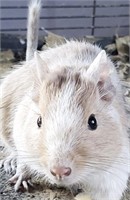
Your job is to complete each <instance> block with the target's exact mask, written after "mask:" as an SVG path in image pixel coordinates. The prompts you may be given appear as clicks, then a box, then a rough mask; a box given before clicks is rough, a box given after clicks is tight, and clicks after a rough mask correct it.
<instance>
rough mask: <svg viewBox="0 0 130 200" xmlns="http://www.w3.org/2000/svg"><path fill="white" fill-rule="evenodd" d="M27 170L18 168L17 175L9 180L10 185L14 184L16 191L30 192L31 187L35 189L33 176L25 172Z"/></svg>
mask: <svg viewBox="0 0 130 200" xmlns="http://www.w3.org/2000/svg"><path fill="white" fill-rule="evenodd" d="M24 170H25V168H18V169H17V172H16V174H15V175H14V176H13V177H12V178H10V179H9V183H11V184H14V189H15V191H18V190H20V189H23V190H25V191H28V190H29V187H30V186H31V187H34V185H33V183H32V182H31V176H30V175H29V173H28V172H27V171H26V170H25V171H24Z"/></svg>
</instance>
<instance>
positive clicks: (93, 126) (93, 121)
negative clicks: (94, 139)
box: [88, 114, 97, 130]
mask: <svg viewBox="0 0 130 200" xmlns="http://www.w3.org/2000/svg"><path fill="white" fill-rule="evenodd" d="M88 125H89V129H90V130H95V129H96V128H97V120H96V118H95V115H94V114H92V115H90V117H89V119H88Z"/></svg>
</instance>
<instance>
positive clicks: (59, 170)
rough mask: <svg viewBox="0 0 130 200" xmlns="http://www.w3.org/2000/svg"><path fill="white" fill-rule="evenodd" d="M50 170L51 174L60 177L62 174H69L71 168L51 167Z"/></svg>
mask: <svg viewBox="0 0 130 200" xmlns="http://www.w3.org/2000/svg"><path fill="white" fill-rule="evenodd" d="M50 172H51V174H52V175H53V176H57V177H59V178H62V177H63V176H69V175H70V174H71V168H70V167H53V168H52V169H51V170H50Z"/></svg>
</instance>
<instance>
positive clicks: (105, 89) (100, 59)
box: [87, 50, 115, 101]
mask: <svg viewBox="0 0 130 200" xmlns="http://www.w3.org/2000/svg"><path fill="white" fill-rule="evenodd" d="M112 69H113V68H112V63H111V62H110V61H109V60H108V57H107V55H106V52H105V51H104V50H102V51H101V52H100V53H99V54H98V55H97V57H96V58H95V59H94V61H93V62H92V64H91V65H90V67H89V68H88V70H87V77H88V78H89V79H90V80H92V81H93V82H94V83H95V84H96V86H97V87H98V89H99V94H100V98H101V99H102V100H105V101H112V99H113V97H114V94H115V88H114V85H113V83H112V80H111V77H110V74H111V73H112V71H113V70H112Z"/></svg>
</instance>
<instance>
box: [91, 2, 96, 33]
mask: <svg viewBox="0 0 130 200" xmlns="http://www.w3.org/2000/svg"><path fill="white" fill-rule="evenodd" d="M95 13H96V0H94V1H93V16H92V32H91V34H92V35H94V26H95Z"/></svg>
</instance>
